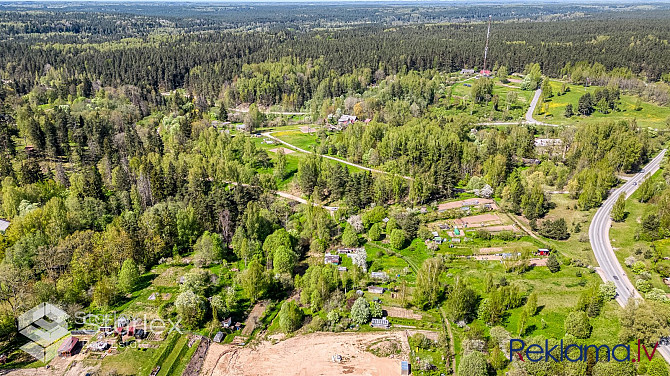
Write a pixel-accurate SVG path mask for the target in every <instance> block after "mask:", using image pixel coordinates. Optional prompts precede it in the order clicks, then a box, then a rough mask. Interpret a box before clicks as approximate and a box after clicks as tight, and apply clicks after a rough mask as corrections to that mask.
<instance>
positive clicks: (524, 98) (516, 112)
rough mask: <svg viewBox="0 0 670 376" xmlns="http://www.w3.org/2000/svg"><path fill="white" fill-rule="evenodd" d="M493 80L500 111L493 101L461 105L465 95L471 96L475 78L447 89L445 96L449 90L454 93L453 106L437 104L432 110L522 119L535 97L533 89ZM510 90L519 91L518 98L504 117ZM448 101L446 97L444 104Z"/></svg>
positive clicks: (513, 119) (509, 119) (495, 118)
mask: <svg viewBox="0 0 670 376" xmlns="http://www.w3.org/2000/svg"><path fill="white" fill-rule="evenodd" d="M493 80H494V86H493V95H497V96H498V98H499V101H498V109H499V111H494V110H493V105H492V104H491V103H489V104H486V105H474V106H472V107H470V106H469V105H468V106H467V108H462V106H460V104H461V101H462V99H463V98H465V97H468V98H469V97H470V96H471V91H472V87H471V85H472V84H473V83H474V82H475V79H474V78H472V79H470V80H467V81H464V82H459V83H456V84H454V85H453V86H451V87H447V88H446V89H445V96H446V97H447V98H448V95H449V92H451V93H452V98H451V102H450V104H451V106H452V107H451V108H449V109H447V108H446V107H445V106H437V107H434V108H433V109H432V111H435V112H437V113H439V114H442V115H456V114H460V113H470V112H471V111H472V115H473V116H476V117H478V118H481V119H492V120H496V121H498V120H507V121H516V120H520V119H522V118H523V116H524V114H525V113H526V110H527V109H528V106H529V104H530V101H531V99H532V97H533V91H524V90H521V89H519V88H517V87H514V85H511V84H507V85H503V84H502V83H501V82H500V81H499V80H498V79H497V78H493ZM466 85H470V86H466ZM510 91H514V92H516V93H517V100H516V103H515V104H512V105H510V109H509V114H508V118H507V119H504V118H503V111H504V110H505V109H506V107H507V93H509V92H510ZM447 101H448V99H445V102H444V103H443V104H444V105H446V104H448V102H447Z"/></svg>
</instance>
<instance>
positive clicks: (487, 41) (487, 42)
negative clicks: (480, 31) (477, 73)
mask: <svg viewBox="0 0 670 376" xmlns="http://www.w3.org/2000/svg"><path fill="white" fill-rule="evenodd" d="M489 35H491V15H489V27H488V29H487V30H486V47H484V67H483V68H482V74H483V73H484V72H485V71H486V58H487V55H488V53H489Z"/></svg>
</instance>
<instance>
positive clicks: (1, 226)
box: [0, 219, 9, 233]
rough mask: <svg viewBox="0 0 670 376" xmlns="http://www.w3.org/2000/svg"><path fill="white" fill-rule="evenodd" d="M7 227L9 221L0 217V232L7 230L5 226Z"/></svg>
mask: <svg viewBox="0 0 670 376" xmlns="http://www.w3.org/2000/svg"><path fill="white" fill-rule="evenodd" d="M8 227H9V221H7V220H4V219H0V232H3V233H4V232H5V231H7V228H8Z"/></svg>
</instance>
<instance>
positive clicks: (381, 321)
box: [370, 317, 391, 329]
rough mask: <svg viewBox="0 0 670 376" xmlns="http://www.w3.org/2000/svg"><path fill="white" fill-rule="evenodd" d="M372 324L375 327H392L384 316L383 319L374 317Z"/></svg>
mask: <svg viewBox="0 0 670 376" xmlns="http://www.w3.org/2000/svg"><path fill="white" fill-rule="evenodd" d="M370 326H371V327H373V328H383V329H388V328H390V327H391V323H389V321H388V320H387V319H386V318H385V317H382V318H381V319H372V321H370Z"/></svg>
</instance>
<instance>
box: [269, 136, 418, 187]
mask: <svg viewBox="0 0 670 376" xmlns="http://www.w3.org/2000/svg"><path fill="white" fill-rule="evenodd" d="M272 133H273V132H263V133H261V134H262V135H263V136H265V137H267V138H271V139H273V140H275V141H277V142H280V143H282V144H284V145H286V146H288V147H290V148H291V149H295V150H297V151H299V152H301V153H305V154H316V153H314V152H312V151H309V150H305V149H302V148H299V147H297V146H295V145H292V144H289V143H288V142H286V141H284V140H281V139H279V138H277V137H275V136H273V135H272ZM317 155H319V156H321V157H324V158H328V159H331V160H333V161H337V162H340V163H344V164H345V165H349V166H353V167H357V168H360V169H361V170H365V171H370V172H375V173H378V174H384V175H390V176H400V177H401V178H403V179H405V180H414V179H413V178H411V177H409V176H404V175H396V174H392V173H390V172H386V171H382V170H377V169H374V168H370V167H365V166H361V165H359V164H356V163H353V162H349V161H346V160H344V159H340V158H336V157H333V156H330V155H325V154H317Z"/></svg>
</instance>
